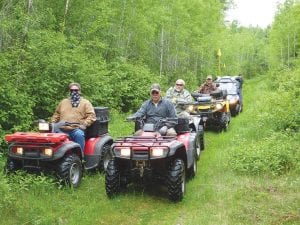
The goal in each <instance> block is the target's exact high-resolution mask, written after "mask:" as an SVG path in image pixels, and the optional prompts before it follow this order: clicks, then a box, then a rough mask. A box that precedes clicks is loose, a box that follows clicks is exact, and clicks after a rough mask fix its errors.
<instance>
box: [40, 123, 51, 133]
mask: <svg viewBox="0 0 300 225" xmlns="http://www.w3.org/2000/svg"><path fill="white" fill-rule="evenodd" d="M49 130H50V126H49V123H46V122H40V123H39V131H49Z"/></svg>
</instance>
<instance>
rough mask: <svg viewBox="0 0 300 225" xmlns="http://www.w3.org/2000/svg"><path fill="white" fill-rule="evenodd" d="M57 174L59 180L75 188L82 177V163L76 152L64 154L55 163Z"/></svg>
mask: <svg viewBox="0 0 300 225" xmlns="http://www.w3.org/2000/svg"><path fill="white" fill-rule="evenodd" d="M57 166H58V168H57V176H58V178H59V180H60V181H61V182H63V183H65V184H67V185H69V186H70V187H73V188H77V187H78V186H79V185H80V182H81V178H82V164H81V161H80V158H79V157H78V155H76V154H70V155H66V156H64V157H63V158H62V159H61V160H60V161H59V162H58V163H57Z"/></svg>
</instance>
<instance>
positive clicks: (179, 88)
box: [165, 79, 193, 118]
mask: <svg viewBox="0 0 300 225" xmlns="http://www.w3.org/2000/svg"><path fill="white" fill-rule="evenodd" d="M184 87H185V82H184V80H182V79H179V80H177V81H176V83H175V86H174V87H170V88H169V89H168V90H167V92H166V96H165V98H166V99H168V100H169V101H171V102H172V103H173V104H174V106H175V109H176V114H177V116H178V117H181V118H188V117H189V113H188V112H187V111H186V106H185V105H184V104H180V103H189V102H192V101H193V98H192V96H191V94H190V92H189V91H188V90H186V89H185V88H184Z"/></svg>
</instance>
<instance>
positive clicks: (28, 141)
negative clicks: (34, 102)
mask: <svg viewBox="0 0 300 225" xmlns="http://www.w3.org/2000/svg"><path fill="white" fill-rule="evenodd" d="M95 112H96V116H97V120H96V121H95V122H94V123H93V124H92V125H91V126H90V127H89V128H88V129H87V130H86V142H85V148H84V154H83V153H82V151H81V148H80V145H79V144H78V143H75V142H73V141H72V140H70V139H69V137H68V136H67V134H64V133H55V131H56V130H57V129H58V128H59V127H60V126H63V125H66V124H68V125H69V124H70V123H67V122H63V123H62V122H60V123H56V124H49V123H47V122H45V121H42V120H41V121H40V122H39V131H40V132H16V133H14V134H9V135H6V136H5V140H6V141H7V142H8V143H9V152H8V158H7V163H6V168H5V169H6V171H7V172H13V171H16V170H19V169H23V170H26V171H42V172H45V173H50V172H52V173H53V172H54V173H55V174H56V175H57V177H58V178H59V180H60V181H63V182H64V183H66V184H68V185H69V186H71V187H78V186H79V184H80V182H81V178H82V172H83V171H82V170H83V168H85V169H86V170H91V169H100V170H105V169H106V167H107V164H108V161H109V159H111V158H112V153H111V145H112V143H113V140H112V138H111V137H110V136H109V135H108V121H109V119H108V109H107V108H105V107H95Z"/></svg>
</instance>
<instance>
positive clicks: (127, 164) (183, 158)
mask: <svg viewBox="0 0 300 225" xmlns="http://www.w3.org/2000/svg"><path fill="white" fill-rule="evenodd" d="M130 119H132V120H134V121H137V122H138V124H143V123H142V121H143V120H141V119H139V118H130ZM172 123H173V124H174V123H177V121H176V120H174V119H161V120H159V121H158V122H157V123H156V124H151V123H146V124H143V125H142V130H141V131H140V132H137V133H136V134H135V135H132V136H127V137H123V138H120V139H117V140H116V141H115V142H114V144H113V145H112V152H113V156H114V159H112V160H110V161H109V163H108V166H107V170H106V174H105V189H106V194H107V195H108V197H113V196H115V195H117V194H118V193H119V192H120V190H121V188H122V187H126V185H127V184H129V183H131V182H135V181H139V182H145V183H147V182H149V181H150V182H155V181H159V182H161V183H164V184H165V185H166V186H167V189H168V196H169V198H170V199H171V200H173V201H180V200H182V198H183V196H184V193H185V189H186V176H189V177H194V176H195V174H196V172H197V153H196V152H197V150H196V148H200V146H199V142H197V139H199V138H198V137H197V135H198V134H197V133H195V132H190V128H189V120H188V119H181V120H180V121H179V122H178V124H177V125H176V126H175V130H176V132H177V136H164V134H165V132H166V129H161V128H163V127H165V126H168V125H170V124H172ZM139 128H140V127H139V126H136V130H137V129H139ZM162 133H163V134H162Z"/></svg>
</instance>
